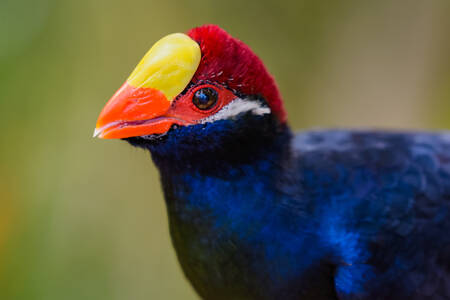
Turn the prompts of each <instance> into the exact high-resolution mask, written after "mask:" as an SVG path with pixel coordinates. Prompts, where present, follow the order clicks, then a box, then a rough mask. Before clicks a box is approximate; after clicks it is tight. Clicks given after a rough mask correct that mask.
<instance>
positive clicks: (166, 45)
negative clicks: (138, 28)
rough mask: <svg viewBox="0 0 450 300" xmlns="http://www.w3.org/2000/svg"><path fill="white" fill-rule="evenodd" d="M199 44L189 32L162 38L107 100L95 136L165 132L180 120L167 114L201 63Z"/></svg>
mask: <svg viewBox="0 0 450 300" xmlns="http://www.w3.org/2000/svg"><path fill="white" fill-rule="evenodd" d="M200 58H201V52H200V47H199V46H198V44H197V43H196V42H195V41H194V40H192V39H191V38H190V37H188V36H187V35H185V34H181V33H175V34H171V35H168V36H166V37H164V38H162V39H161V40H159V41H158V42H157V43H156V44H155V45H154V46H153V47H152V48H151V49H150V50H149V51H148V52H147V54H146V55H145V56H144V58H143V59H142V60H141V62H140V63H139V64H138V65H137V67H136V69H135V70H134V71H133V73H131V75H130V77H129V78H128V79H127V81H126V82H125V83H124V84H123V85H122V87H121V88H120V89H119V90H118V91H117V92H116V93H115V94H114V95H113V96H112V98H111V99H110V100H109V101H108V103H106V105H105V107H104V108H103V110H102V112H101V113H100V116H99V117H98V120H97V124H96V128H95V131H94V137H99V138H104V139H118V138H127V137H133V136H144V135H151V134H162V133H165V132H167V131H168V130H169V129H170V127H171V126H172V125H173V124H178V125H185V122H183V121H182V120H180V119H177V118H173V117H168V116H165V114H166V113H167V112H168V111H169V109H170V107H171V103H172V101H173V99H174V98H175V97H176V96H177V95H178V94H179V93H181V92H182V91H183V90H184V88H185V87H186V86H187V85H188V84H189V82H190V81H191V79H192V77H193V76H194V74H195V71H196V70H197V68H198V65H199V63H200Z"/></svg>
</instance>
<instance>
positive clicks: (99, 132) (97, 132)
mask: <svg viewBox="0 0 450 300" xmlns="http://www.w3.org/2000/svg"><path fill="white" fill-rule="evenodd" d="M101 133H102V131H101V130H100V129H99V128H95V130H94V134H93V135H92V137H93V138H100V139H101V138H102V137H101Z"/></svg>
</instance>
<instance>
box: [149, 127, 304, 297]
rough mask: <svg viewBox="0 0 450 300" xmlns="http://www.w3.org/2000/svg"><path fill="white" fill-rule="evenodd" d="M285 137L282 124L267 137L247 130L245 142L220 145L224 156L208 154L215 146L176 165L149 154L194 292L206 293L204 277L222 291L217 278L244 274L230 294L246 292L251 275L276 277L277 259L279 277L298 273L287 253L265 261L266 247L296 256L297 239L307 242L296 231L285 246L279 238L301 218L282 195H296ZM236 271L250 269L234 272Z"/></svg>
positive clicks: (290, 232) (299, 244)
mask: <svg viewBox="0 0 450 300" xmlns="http://www.w3.org/2000/svg"><path fill="white" fill-rule="evenodd" d="M290 142H291V132H290V130H289V128H288V127H287V126H285V127H284V128H283V130H280V131H279V134H277V135H273V138H272V139H265V140H264V141H262V140H258V139H257V138H256V137H255V138H253V137H249V140H248V141H245V140H242V141H241V144H240V145H239V144H235V145H233V147H232V148H230V147H229V148H227V149H226V151H229V153H230V157H224V158H222V159H213V158H214V157H217V155H218V154H217V153H216V154H213V153H211V154H208V155H205V153H203V154H202V155H203V158H204V160H202V161H201V162H200V161H196V164H195V167H194V166H191V167H189V168H177V167H176V166H172V165H170V164H168V165H164V163H165V162H164V161H156V163H157V165H158V166H159V167H160V171H161V181H162V184H163V189H164V194H165V198H166V202H167V208H168V215H169V222H170V231H171V235H172V239H173V243H174V246H175V248H176V252H177V255H178V257H179V260H180V263H181V265H182V267H183V269H184V271H185V273H186V275H187V277H188V278H190V279H191V281H192V283H193V284H194V287H196V289H197V290H198V291H199V293H200V294H203V295H207V293H208V291H207V290H204V291H201V289H203V288H204V286H205V282H208V285H210V286H211V287H214V289H215V290H216V291H217V290H223V291H224V292H225V291H228V289H227V288H225V287H222V284H223V283H224V282H227V280H234V279H236V278H246V279H243V281H242V282H233V283H232V284H233V286H234V288H236V289H240V288H242V289H243V291H239V292H237V294H242V295H245V294H246V293H247V292H249V291H248V290H247V289H248V288H249V286H251V285H252V284H253V283H255V282H264V281H265V280H274V282H275V281H276V279H273V278H267V276H271V275H270V274H272V273H271V272H270V269H271V267H274V270H273V271H274V273H273V274H276V272H275V266H276V265H279V263H282V264H283V263H286V264H287V265H286V270H287V271H286V272H287V273H290V274H287V275H286V277H285V278H289V276H291V275H292V276H293V277H294V273H295V272H298V270H290V267H289V261H290V259H286V260H285V261H284V262H273V261H272V262H271V261H270V259H269V260H268V256H267V255H268V253H272V254H273V255H274V257H284V255H285V254H286V255H292V256H293V258H292V259H296V257H297V255H298V252H299V249H300V248H301V247H302V245H304V244H306V243H308V244H311V243H312V242H305V243H304V242H303V241H300V239H298V238H297V239H296V241H297V242H296V243H291V244H290V245H286V238H287V237H289V236H297V232H296V231H297V230H298V228H303V225H302V224H300V223H301V222H303V221H304V220H302V218H300V217H298V215H296V214H295V210H292V209H291V207H289V209H286V207H287V205H283V203H288V202H289V200H288V199H287V198H289V197H292V195H298V194H300V192H299V191H294V190H293V189H295V188H300V186H299V185H296V184H292V183H294V182H295V181H297V179H296V178H295V176H296V174H295V172H292V171H290V170H292V169H295V168H293V164H294V163H295V158H294V157H293V155H292V154H291V153H290ZM248 150H251V151H248ZM233 153H236V154H237V156H234V155H233ZM210 155H211V156H210ZM220 155H223V154H220V153H219V157H220ZM153 158H154V159H155V156H153ZM157 159H158V158H157ZM198 163H201V165H200V166H199V165H198ZM161 164H163V166H162V167H161ZM285 177H287V178H285ZM297 182H298V181H297ZM283 185H289V187H288V188H286V186H283ZM289 194H291V195H289ZM290 214H294V215H290ZM286 220H293V221H290V222H291V223H292V224H290V225H289V226H287V225H286V224H287V221H286ZM297 222H298V223H299V224H294V223H297ZM267 247H270V248H271V249H274V250H270V249H268V248H267ZM291 247H292V249H290V248H291ZM287 248H289V249H287ZM275 249H276V250H275ZM271 251H272V252H271ZM278 252H279V253H280V255H278V254H279V253H278ZM281 253H282V254H281ZM246 257H252V258H254V259H252V260H247V259H246ZM253 262H255V263H256V262H257V263H258V264H256V265H253ZM224 266H226V267H224ZM264 268H266V269H267V270H269V271H267V270H265V271H264V270H263V269H264ZM219 270H220V271H219ZM242 272H243V273H246V272H248V273H249V274H247V275H248V276H247V275H245V274H244V275H243V276H242V277H238V276H236V274H238V273H242ZM255 274H261V276H264V278H263V277H261V278H258V276H259V275H255ZM216 275H217V278H215V277H214V276H216ZM246 276H247V277H246ZM223 278H227V280H223ZM279 278H281V277H279ZM247 279H248V280H249V281H248V282H245V280H247ZM250 281H251V282H250ZM280 284H281V283H280ZM240 285H242V286H240ZM255 289H256V288H255ZM244 290H245V291H244Z"/></svg>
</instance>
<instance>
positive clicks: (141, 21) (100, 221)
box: [0, 0, 450, 300]
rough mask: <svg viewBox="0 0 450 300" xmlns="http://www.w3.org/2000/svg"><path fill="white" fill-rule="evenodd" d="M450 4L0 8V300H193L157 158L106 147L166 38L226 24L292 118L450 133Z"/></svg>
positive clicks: (43, 1) (44, 2)
mask: <svg viewBox="0 0 450 300" xmlns="http://www.w3.org/2000/svg"><path fill="white" fill-rule="evenodd" d="M449 15H450V2H449V1H447V0H441V1H439V0H436V1H435V0H429V1H422V0H411V1H406V0H405V1H392V0H382V1H357V0H354V1H335V0H325V1H315V0H308V1H306V0H303V1H267V0H264V1H262V0H258V1H256V0H255V1H242V0H227V1H206V0H191V1H188V0H161V1H155V0H146V1H144V0H128V1H111V0H91V1H88V0H73V1H58V0H19V1H18V0H1V1H0V113H1V118H0V131H1V135H0V299H7V300H9V299H13V300H16V299H24V300H30V299H31V300H33V299H45V300H53V299H55V300H56V299H58V300H59V299H74V300H78V299H95V300H102V299H105V300H114V299H121V300H122V299H133V300H139V299H195V298H196V296H195V294H194V292H193V291H192V289H191V288H190V286H189V285H188V284H187V282H186V281H185V279H184V277H183V275H182V273H181V270H180V269H179V266H178V264H177V261H176V257H175V253H174V251H173V249H172V247H171V245H170V238H169V233H168V228H167V216H166V212H165V207H164V202H163V198H162V195H161V191H160V187H159V182H158V174H157V171H156V169H155V167H154V166H153V164H152V163H151V161H150V157H149V155H148V153H145V152H144V151H141V150H138V149H133V148H132V147H130V146H128V145H127V144H126V143H124V142H121V141H105V140H96V139H93V138H92V137H91V136H92V132H93V129H94V125H95V121H96V118H97V116H98V113H99V112H100V110H101V108H102V107H103V105H104V104H105V102H106V101H107V100H108V99H109V97H110V96H111V95H112V94H113V93H114V91H115V90H116V89H117V88H118V87H119V86H120V85H121V84H122V83H123V81H124V80H125V78H126V77H127V76H128V74H129V73H130V72H131V71H132V69H133V68H134V66H135V64H136V63H137V62H138V60H139V59H140V58H141V57H142V56H143V54H144V53H145V52H146V51H147V50H148V49H149V47H150V46H151V45H152V44H153V42H155V41H156V40H158V39H159V38H161V37H162V36H164V35H166V34H168V33H172V32H179V31H181V32H184V31H186V30H188V29H189V28H191V27H193V26H196V25H201V24H204V23H216V24H219V25H220V26H222V27H224V28H225V29H226V30H228V31H229V32H230V33H231V34H233V35H234V36H236V37H239V38H240V39H242V40H243V41H245V42H246V43H248V44H249V45H250V46H251V47H252V48H253V49H254V51H256V53H258V54H259V55H260V56H261V58H262V59H263V60H264V61H265V62H266V64H267V66H268V68H269V69H270V70H271V72H272V73H273V74H274V75H275V77H276V79H277V81H278V83H279V86H280V88H281V91H282V94H283V96H284V99H285V102H286V107H287V110H288V112H289V118H290V124H291V125H292V126H293V127H294V128H296V129H304V128H309V127H318V126H320V127H331V126H333V127H334V126H341V127H342V126H344V127H354V126H358V127H361V126H364V127H389V128H424V129H438V128H450V18H449V17H448V16H449Z"/></svg>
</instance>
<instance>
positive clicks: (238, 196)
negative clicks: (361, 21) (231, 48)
mask: <svg viewBox="0 0 450 300" xmlns="http://www.w3.org/2000/svg"><path fill="white" fill-rule="evenodd" d="M268 128H272V130H268ZM205 141H208V142H207V143H205ZM236 141H238V142H236ZM130 142H131V143H133V144H137V145H140V146H144V147H146V148H148V149H150V151H151V152H152V156H153V159H154V161H155V163H156V164H157V165H158V167H159V168H160V171H161V180H162V184H163V188H164V192H165V196H166V201H167V205H168V212H169V219H170V229H171V234H172V238H173V242H174V245H175V248H176V250H177V254H178V257H179V260H180V262H181V265H182V267H183V270H184V272H185V274H186V276H187V277H188V278H189V279H190V280H191V282H192V283H193V285H194V287H195V289H196V290H197V291H198V292H199V294H200V295H201V296H202V297H204V298H206V299H448V298H449V297H450V235H449V234H448V232H450V222H449V214H450V212H449V209H450V153H449V152H448V149H450V134H431V133H396V132H391V133H388V132H365V131H312V132H304V133H300V134H297V135H296V136H293V135H292V134H291V133H290V130H289V129H288V127H286V126H284V125H280V124H278V123H277V122H276V120H274V119H272V118H271V117H270V116H268V117H257V116H253V115H247V116H243V117H241V118H238V119H237V120H224V121H220V122H214V123H206V124H199V125H195V126H188V127H181V128H177V129H175V130H172V131H170V132H169V133H168V134H167V136H165V137H163V138H160V140H158V141H154V140H144V139H142V138H132V139H130Z"/></svg>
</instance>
